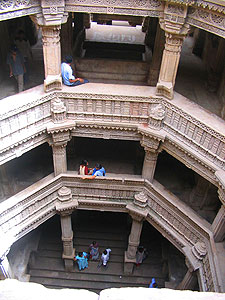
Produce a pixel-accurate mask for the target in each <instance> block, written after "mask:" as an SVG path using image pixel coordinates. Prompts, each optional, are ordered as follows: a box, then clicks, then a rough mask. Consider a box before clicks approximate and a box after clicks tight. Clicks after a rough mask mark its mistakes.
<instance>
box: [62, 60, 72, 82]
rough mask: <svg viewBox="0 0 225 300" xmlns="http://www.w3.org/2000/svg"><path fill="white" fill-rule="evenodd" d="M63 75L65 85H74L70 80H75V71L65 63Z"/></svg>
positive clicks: (63, 64)
mask: <svg viewBox="0 0 225 300" xmlns="http://www.w3.org/2000/svg"><path fill="white" fill-rule="evenodd" d="M61 73H62V79H63V83H64V84H65V85H73V83H72V82H70V81H69V79H72V80H74V79H75V77H74V76H73V70H72V68H71V66H70V65H68V64H67V63H65V62H64V63H62V64H61Z"/></svg>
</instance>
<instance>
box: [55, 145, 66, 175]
mask: <svg viewBox="0 0 225 300" xmlns="http://www.w3.org/2000/svg"><path fill="white" fill-rule="evenodd" d="M66 145H67V142H65V143H60V144H53V145H52V153H53V165H54V173H55V176H57V175H59V174H60V173H65V172H66V171H67V159H66Z"/></svg>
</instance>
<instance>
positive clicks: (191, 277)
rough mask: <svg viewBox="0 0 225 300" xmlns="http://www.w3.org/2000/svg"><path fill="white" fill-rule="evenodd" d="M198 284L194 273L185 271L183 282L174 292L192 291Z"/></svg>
mask: <svg viewBox="0 0 225 300" xmlns="http://www.w3.org/2000/svg"><path fill="white" fill-rule="evenodd" d="M197 282H198V278H197V276H196V274H195V272H191V271H190V270H188V271H187V273H186V274H185V276H184V278H183V280H182V281H181V282H180V283H179V285H178V286H177V287H176V290H193V289H194V288H195V286H196V284H197Z"/></svg>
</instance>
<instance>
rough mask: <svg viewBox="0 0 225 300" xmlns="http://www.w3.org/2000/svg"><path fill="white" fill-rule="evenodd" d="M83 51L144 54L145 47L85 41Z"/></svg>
mask: <svg viewBox="0 0 225 300" xmlns="http://www.w3.org/2000/svg"><path fill="white" fill-rule="evenodd" d="M83 48H84V49H91V50H96V49H97V50H98V51H101V50H105V49H107V50H120V51H126V52H127V51H136V52H145V45H141V44H122V43H121V44H118V43H102V42H94V41H93V42H92V41H85V42H84V45H83Z"/></svg>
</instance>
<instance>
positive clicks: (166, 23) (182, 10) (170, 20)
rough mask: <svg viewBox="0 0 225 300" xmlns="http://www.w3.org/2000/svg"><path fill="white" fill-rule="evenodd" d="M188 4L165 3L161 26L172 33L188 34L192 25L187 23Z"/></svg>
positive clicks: (160, 21) (160, 20)
mask: <svg viewBox="0 0 225 300" xmlns="http://www.w3.org/2000/svg"><path fill="white" fill-rule="evenodd" d="M187 11H188V6H187V5H184V4H182V3H168V2H166V3H165V6H164V11H163V13H162V15H161V17H160V19H159V23H160V26H161V28H162V29H163V30H164V31H165V32H167V33H171V34H176V35H186V34H187V33H188V31H189V29H190V25H189V24H187V23H186V17H187Z"/></svg>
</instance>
